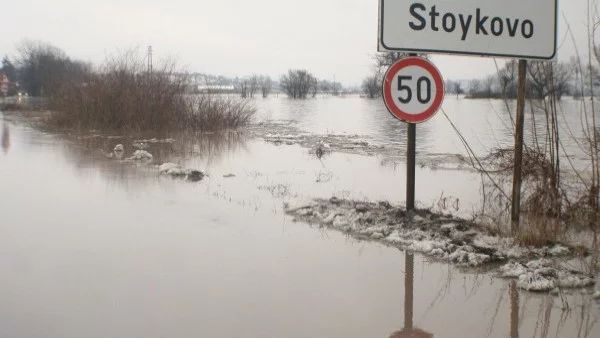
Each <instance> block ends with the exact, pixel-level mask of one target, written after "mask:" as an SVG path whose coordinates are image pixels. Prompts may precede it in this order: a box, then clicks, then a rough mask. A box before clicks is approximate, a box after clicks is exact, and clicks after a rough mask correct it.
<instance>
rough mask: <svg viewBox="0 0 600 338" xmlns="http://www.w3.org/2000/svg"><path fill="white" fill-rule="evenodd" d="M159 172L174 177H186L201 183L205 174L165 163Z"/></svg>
mask: <svg viewBox="0 0 600 338" xmlns="http://www.w3.org/2000/svg"><path fill="white" fill-rule="evenodd" d="M158 172H159V173H160V174H164V175H170V176H173V177H185V178H188V179H190V180H191V181H199V180H201V179H202V178H203V177H204V173H203V172H201V171H199V170H195V169H186V168H183V167H182V166H180V165H178V164H175V163H170V162H167V163H163V164H161V165H160V166H159V167H158Z"/></svg>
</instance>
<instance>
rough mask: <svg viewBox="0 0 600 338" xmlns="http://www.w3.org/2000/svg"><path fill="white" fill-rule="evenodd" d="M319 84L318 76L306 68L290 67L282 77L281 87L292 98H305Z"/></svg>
mask: <svg viewBox="0 0 600 338" xmlns="http://www.w3.org/2000/svg"><path fill="white" fill-rule="evenodd" d="M316 85H317V81H316V78H315V77H314V76H313V75H312V74H311V73H309V72H308V71H307V70H304V69H290V70H288V73H287V74H285V75H283V76H282V77H281V82H280V86H281V89H283V91H284V92H285V93H286V94H287V95H288V96H289V97H291V98H294V99H305V98H306V97H307V96H308V94H309V92H310V91H311V89H313V88H315V87H316Z"/></svg>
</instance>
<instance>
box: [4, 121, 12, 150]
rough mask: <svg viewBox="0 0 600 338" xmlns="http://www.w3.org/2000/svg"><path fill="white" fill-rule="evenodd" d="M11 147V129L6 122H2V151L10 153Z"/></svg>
mask: <svg viewBox="0 0 600 338" xmlns="http://www.w3.org/2000/svg"><path fill="white" fill-rule="evenodd" d="M9 148H10V130H9V129H8V125H7V124H6V122H5V123H3V124H2V151H4V153H5V154H6V153H8V149H9Z"/></svg>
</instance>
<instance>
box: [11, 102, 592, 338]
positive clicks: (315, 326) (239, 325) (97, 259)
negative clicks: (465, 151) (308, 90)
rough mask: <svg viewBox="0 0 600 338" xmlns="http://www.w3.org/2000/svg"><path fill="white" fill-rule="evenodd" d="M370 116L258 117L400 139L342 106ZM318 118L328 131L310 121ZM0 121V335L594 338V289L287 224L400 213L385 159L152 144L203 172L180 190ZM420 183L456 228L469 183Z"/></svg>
mask: <svg viewBox="0 0 600 338" xmlns="http://www.w3.org/2000/svg"><path fill="white" fill-rule="evenodd" d="M476 102H477V105H482V109H483V108H484V106H485V104H484V103H481V102H479V101H476ZM482 102H483V101H482ZM371 104H373V103H372V102H371V101H365V100H362V99H359V98H345V99H339V100H338V103H335V101H332V100H330V99H322V100H316V101H310V102H307V103H302V104H297V105H298V107H296V108H294V109H297V110H298V111H290V110H283V108H282V107H285V106H286V105H292V103H290V102H289V101H287V100H285V99H282V98H273V99H272V100H268V101H265V102H260V105H261V107H262V112H261V114H262V117H265V118H270V119H273V120H290V119H291V120H294V119H296V120H295V122H293V123H294V124H295V125H297V126H298V128H300V129H301V130H305V131H308V132H311V133H315V134H320V133H327V132H329V133H347V134H348V135H354V134H358V135H360V137H363V138H372V139H375V140H381V141H382V142H383V141H385V138H386V137H391V136H390V135H392V134H393V133H395V132H396V127H393V128H392V127H390V129H391V131H390V134H389V135H388V136H385V135H384V136H381V135H380V133H379V132H376V131H375V130H376V128H386V126H385V125H386V124H384V123H381V124H380V123H379V122H377V121H375V120H376V118H374V117H372V116H365V114H362V115H361V114H359V112H357V111H356V110H351V108H349V107H356V106H358V105H367V106H368V105H371ZM445 104H446V105H448V102H446V103H445ZM457 104H458V103H457ZM460 104H461V105H464V104H465V103H462V102H461V103H460ZM486 104H488V105H489V103H486ZM302 105H309V107H303V106H302ZM310 105H316V107H317V108H314V107H312V108H311V106H310ZM290 109H291V108H290ZM315 109H316V110H317V111H319V112H321V113H320V114H328V112H329V114H331V115H334V116H329V117H324V118H323V120H321V119H319V118H317V117H316V116H315V112H314V110H315ZM353 109H357V108H353ZM360 109H363V108H360ZM377 109H379V108H377ZM447 110H450V108H448V109H447ZM344 111H346V112H347V115H345V114H346V113H344ZM370 111H372V110H370ZM376 111H379V110H376ZM286 114H287V115H286ZM301 114H305V115H304V117H301ZM386 114H387V113H386ZM492 114H493V113H489V116H488V119H491V118H492V117H491V116H494V115H492ZM340 116H343V117H346V120H344V122H340V124H338V123H336V121H338V120H339V118H340ZM481 119H482V120H484V121H485V120H486V119H485V118H481ZM439 120H440V117H439V116H438V117H436V118H434V119H433V120H431V121H433V125H432V126H431V127H427V128H431V130H430V132H429V134H428V135H435V134H437V133H438V130H436V129H435V128H438V127H435V124H436V123H440V125H442V121H439ZM0 123H1V124H2V125H1V126H0V131H1V132H2V135H0V139H1V140H2V147H3V150H2V152H1V153H0V269H1V271H2V272H3V275H2V278H0V293H1V294H2V302H1V303H0V336H2V337H165V336H177V337H237V336H248V337H306V336H310V337H390V336H392V334H395V336H398V337H402V334H408V333H409V332H411V330H412V332H413V333H415V332H420V334H421V335H422V336H427V335H426V334H427V333H428V334H430V335H433V337H511V335H512V336H515V334H516V333H518V335H519V336H520V337H598V336H600V324H598V320H599V319H600V303H599V302H598V301H594V300H592V298H591V297H590V295H589V294H588V293H589V292H590V291H591V290H588V289H586V290H577V291H572V292H570V293H568V294H566V295H564V296H563V297H555V296H551V295H545V294H544V295H541V294H534V293H529V292H522V291H514V290H513V291H511V287H510V283H509V281H507V280H503V279H498V278H495V277H494V276H491V275H488V274H486V273H484V272H477V271H463V270H460V269H458V268H456V267H453V266H449V265H446V264H440V263H438V262H433V261H430V260H427V259H426V258H424V257H422V256H419V255H416V256H413V255H406V254H405V253H404V252H401V251H399V250H397V249H394V248H389V247H385V246H382V245H380V244H376V243H372V242H356V241H354V240H351V239H349V238H347V237H346V236H344V235H343V234H340V233H337V232H331V231H327V232H325V231H323V230H319V229H315V228H312V227H310V226H307V225H305V224H299V223H293V222H291V220H290V219H289V218H287V217H286V216H285V215H284V214H283V212H282V205H283V203H284V202H290V203H291V202H295V201H298V200H304V199H310V198H313V197H330V196H331V195H337V196H340V197H348V198H357V199H361V198H362V199H368V200H378V199H386V200H390V201H393V202H402V195H403V189H402V187H403V184H404V183H403V176H404V169H403V167H402V165H390V164H387V163H386V162H385V161H383V159H382V158H381V157H378V156H363V155H357V154H349V153H337V152H334V153H332V154H330V155H329V156H326V157H324V158H322V159H321V160H318V159H316V158H315V157H314V156H313V155H311V154H309V152H308V150H307V149H306V148H303V147H301V146H299V145H274V144H271V143H265V142H263V141H262V140H261V139H260V138H253V137H251V136H244V135H241V136H240V135H238V134H235V135H229V136H225V137H214V136H213V137H206V138H199V139H196V140H195V141H189V142H191V144H188V145H187V146H185V147H183V148H182V149H184V150H182V151H181V153H179V152H178V149H179V148H177V147H179V146H180V145H179V144H178V141H176V142H175V143H174V144H173V146H172V147H174V148H175V150H173V148H167V146H164V145H163V146H158V145H151V146H150V148H149V150H150V152H153V153H156V154H157V157H159V158H158V159H157V161H161V159H163V158H164V159H165V160H173V161H176V162H179V163H181V164H183V165H185V166H187V167H193V168H199V169H202V170H204V171H207V172H208V174H209V177H208V178H206V179H205V180H203V181H201V182H198V183H190V182H185V181H181V180H173V179H170V178H167V177H164V176H159V175H158V174H157V171H156V169H155V168H153V167H152V166H148V165H144V164H136V163H129V162H123V161H118V160H115V159H108V158H106V157H105V156H104V154H102V153H101V152H100V151H99V150H100V148H102V149H103V150H105V151H108V150H109V149H110V148H109V147H110V146H114V145H113V143H115V144H116V143H118V142H119V141H121V140H123V139H108V141H107V139H106V138H100V139H101V140H102V141H101V142H99V143H96V142H95V141H90V142H84V141H82V139H81V138H77V137H67V136H63V135H56V134H50V133H44V132H41V131H39V130H37V129H35V128H32V127H31V126H29V125H28V124H27V123H26V122H24V121H22V120H20V119H18V118H14V117H4V118H3V122H0ZM369 123H372V124H373V125H375V126H378V127H369V126H370V124H369ZM388 124H390V125H391V123H388ZM334 127H335V128H334ZM425 128H426V127H423V128H421V129H425ZM439 128H440V130H439V133H440V135H444V133H446V132H447V130H446V129H443V128H445V127H441V126H440V127H439ZM473 128H475V127H473ZM361 130H362V131H361ZM433 130H435V132H433ZM444 130H446V131H444ZM271 132H272V131H271ZM496 133H497V131H496ZM377 135H380V136H377ZM386 135H387V134H386ZM421 135H422V137H424V135H427V134H425V133H422V134H421ZM446 136H447V137H448V139H449V138H450V136H449V134H447V135H446ZM378 137H379V138H378ZM91 139H94V138H91ZM398 142H401V141H398ZM431 142H432V143H429V144H428V143H427V141H424V142H422V143H421V147H422V148H421V150H420V151H421V153H445V152H447V153H457V151H453V149H454V148H452V147H454V146H450V145H449V144H451V143H452V142H454V141H447V142H442V141H437V140H436V141H431ZM438 142H439V144H442V145H441V146H438V145H437V144H438ZM494 142H495V141H494ZM124 144H125V146H126V152H131V151H132V150H133V149H132V147H131V146H130V144H129V142H126V143H124ZM440 147H441V149H440ZM444 147H446V148H444ZM451 148H452V149H451ZM169 151H174V152H176V153H177V157H176V158H169V155H168V153H169ZM186 152H187V155H186V154H184V153H186ZM162 154H164V155H162ZM229 174H233V175H235V176H233V177H224V175H227V176H229ZM417 178H418V181H417V186H418V187H419V190H418V191H419V193H418V196H419V197H418V198H419V200H420V201H421V203H422V204H423V205H427V204H435V201H436V199H437V198H438V197H439V195H440V194H441V192H445V193H446V194H448V195H454V196H458V197H460V198H461V204H462V205H461V208H462V210H467V213H468V212H469V211H468V208H469V206H472V207H476V200H477V196H478V193H479V190H478V189H479V188H478V186H477V185H476V184H472V181H474V180H476V179H477V175H475V174H473V173H471V172H467V171H457V170H432V169H428V168H419V169H418V176H417ZM411 267H412V273H410V272H411ZM407 272H408V273H407ZM411 277H412V278H411Z"/></svg>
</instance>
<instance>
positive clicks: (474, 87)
mask: <svg viewBox="0 0 600 338" xmlns="http://www.w3.org/2000/svg"><path fill="white" fill-rule="evenodd" d="M481 87H482V84H481V81H480V80H478V79H473V80H471V81H469V95H471V96H477V95H478V94H479V93H480V92H481Z"/></svg>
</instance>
